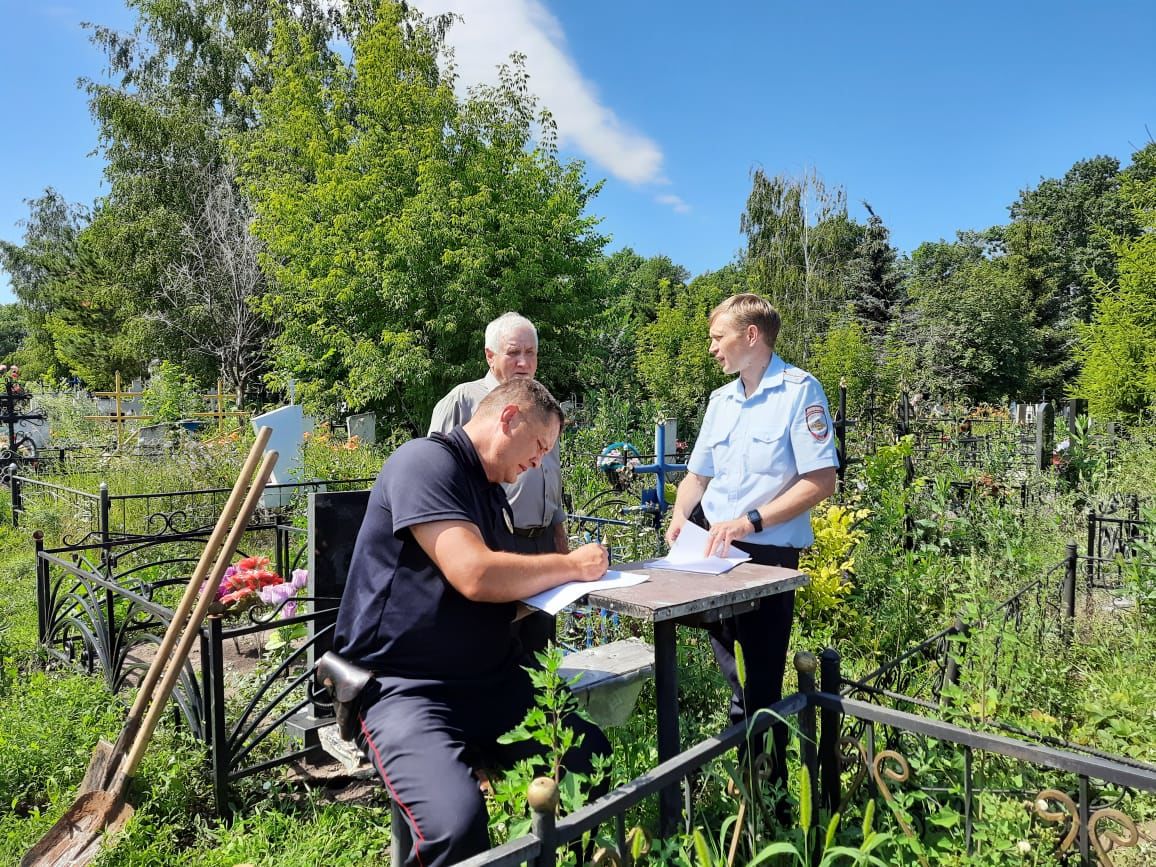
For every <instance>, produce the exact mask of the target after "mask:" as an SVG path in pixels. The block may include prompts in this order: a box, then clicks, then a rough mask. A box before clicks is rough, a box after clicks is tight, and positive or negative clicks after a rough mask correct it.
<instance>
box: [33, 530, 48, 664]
mask: <svg viewBox="0 0 1156 867" xmlns="http://www.w3.org/2000/svg"><path fill="white" fill-rule="evenodd" d="M32 544H33V546H34V547H35V548H36V634H37V636H38V638H39V641H40V643H41V644H44V643H45V642H46V641H47V640H48V564H47V563H46V562H45V561H44V559H43V558H42V557H41V556H40V555H41V553H43V551H44V533H42V532H41V531H40V530H37V531H36V532H35V533H33V534H32Z"/></svg>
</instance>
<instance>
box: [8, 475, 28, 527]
mask: <svg viewBox="0 0 1156 867" xmlns="http://www.w3.org/2000/svg"><path fill="white" fill-rule="evenodd" d="M8 490H9V491H10V492H11V494H12V526H13V527H19V526H20V513H21V512H23V511H24V492H23V491H22V490H21V489H20V474H19V473H15V472H14V473H12V475H10V476H9V477H8Z"/></svg>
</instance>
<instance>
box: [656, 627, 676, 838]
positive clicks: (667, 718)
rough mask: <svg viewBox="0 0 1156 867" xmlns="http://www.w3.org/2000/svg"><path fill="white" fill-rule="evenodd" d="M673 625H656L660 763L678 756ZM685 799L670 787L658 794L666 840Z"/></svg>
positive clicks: (662, 828) (659, 810)
mask: <svg viewBox="0 0 1156 867" xmlns="http://www.w3.org/2000/svg"><path fill="white" fill-rule="evenodd" d="M676 628H677V627H676V626H675V624H674V621H671V620H666V621H662V622H660V623H656V624H654V692H655V701H656V703H657V705H658V707H657V715H658V761H659V762H660V763H661V762H665V761H666V760H667V759H671V758H674V757H675V756H676V755H678V752H679V749H680V744H679V738H678V646H677V645H676V643H675V630H676ZM681 800H682V799H681V798H680V797H679V791H678V786H677V784H676V785H673V786H668V787H667V788H665V789H663V790H662V791H661V792H659V793H658V829H659V834H660V835H661V836H663V837H666V836H668V835H670V834H671V833H672V832H673V831H674V829H675V826H676V825H677V824H678V816H679V813H680V811H681V804H680V803H679V802H680V801H681Z"/></svg>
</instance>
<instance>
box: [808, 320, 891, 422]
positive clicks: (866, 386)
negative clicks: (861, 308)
mask: <svg viewBox="0 0 1156 867" xmlns="http://www.w3.org/2000/svg"><path fill="white" fill-rule="evenodd" d="M877 355H878V353H877V352H876V349H875V347H873V346H872V339H871V336H870V335H869V334H868V333H867V330H866V328H864V326H863V324H862V323H861V322H860V321H859V319H858V318H857V317H852V316H846V315H845V316H843V317H840V318H839V319H837V320H836V321H835V323H834V324H833V325H832V326H831V327H830V328H829V329H828V330H827V333H826V334H824V335H823V337H822V339H820V341H819V343H818V344H817V345H816V347H815V351H814V353H813V354H812V356H811V372H812V373H813V374H814V375H815V378H816V379H818V380H819V382H820V383H821V384H822V386H823V391H824V393H825V394H826V395H827V399H828V400H829V401H830V402H831V404H832V412H834V409H835V407H834V404H835V401H836V396H837V395H838V393H839V384H840V383H841V382H845V383H846V385H847V411H848V413H849V414H850V415H851V416H856V415H859V414H860V413H862V411H863V410H864V408H865V407H866V406H867V405H868V399H869V396H871V395H873V394H875V393H877V392H878V390H879V389H880V385H881V383H880V373H881V372H882V367H881V366H880V365H879V364H878V362H877Z"/></svg>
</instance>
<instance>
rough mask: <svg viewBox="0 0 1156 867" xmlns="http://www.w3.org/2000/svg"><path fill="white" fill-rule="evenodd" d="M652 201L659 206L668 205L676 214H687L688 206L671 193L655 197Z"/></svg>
mask: <svg viewBox="0 0 1156 867" xmlns="http://www.w3.org/2000/svg"><path fill="white" fill-rule="evenodd" d="M654 201H656V202H658V203H659V204H660V205H669V206H670V207H671V208H672V209H673V210H674V212H675V213H676V214H689V213H690V205H688V204H687V203H686V202H684V201H683V200H682V197H681V196H675V195H673V194H671V193H664V194H662V195H661V196H655V197H654Z"/></svg>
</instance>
